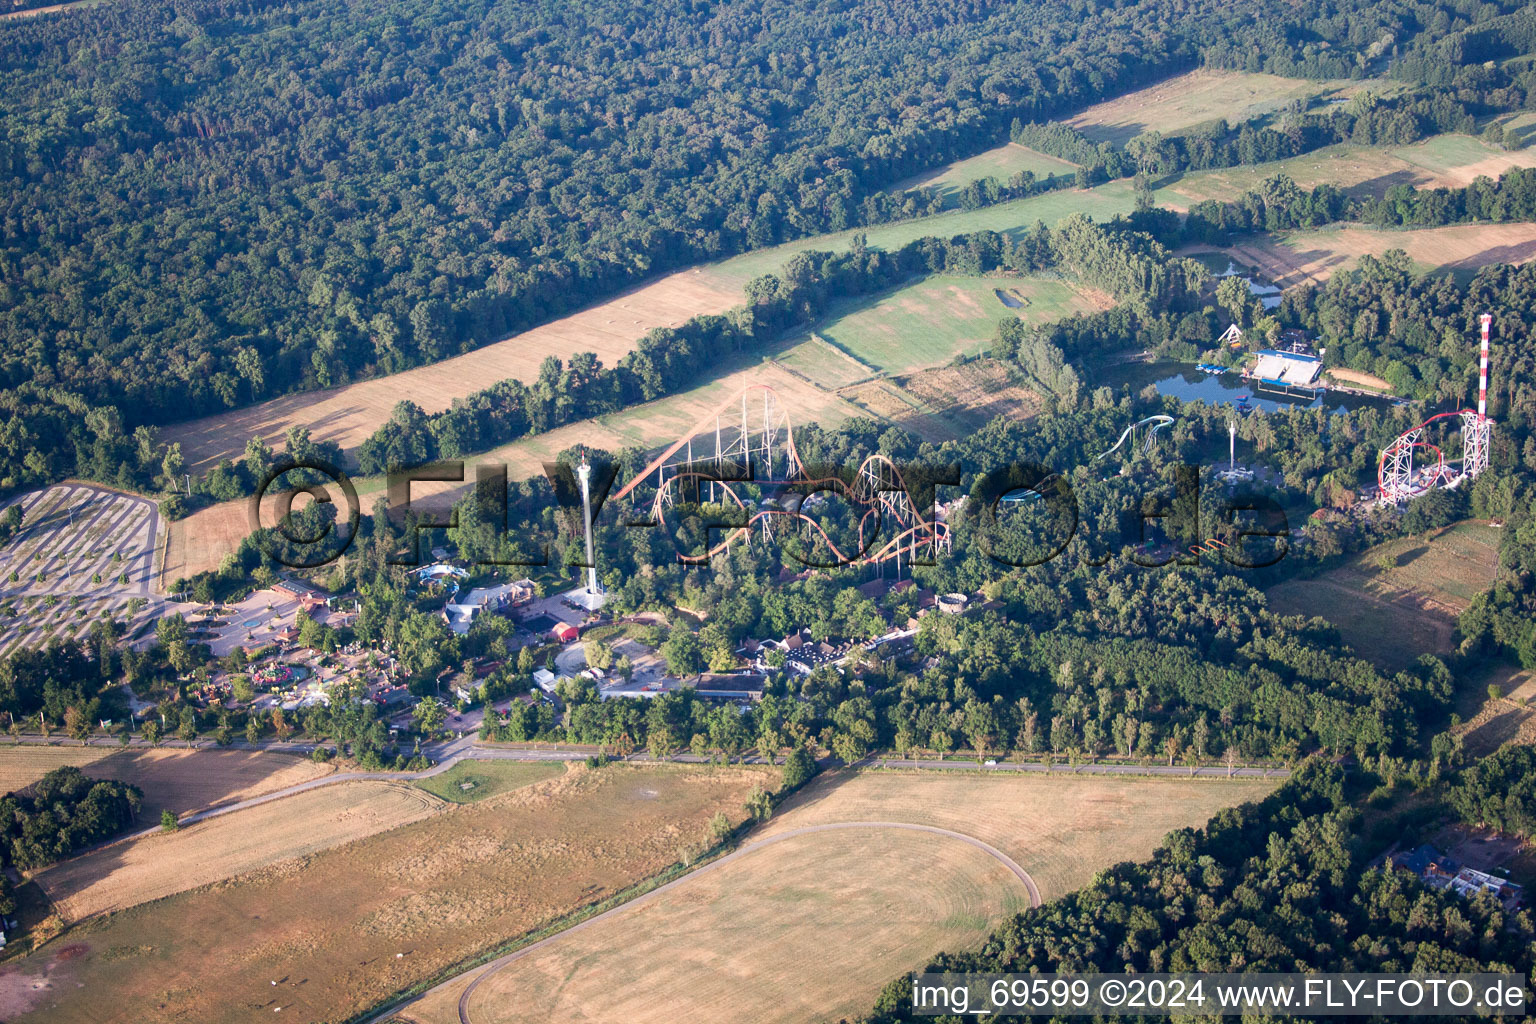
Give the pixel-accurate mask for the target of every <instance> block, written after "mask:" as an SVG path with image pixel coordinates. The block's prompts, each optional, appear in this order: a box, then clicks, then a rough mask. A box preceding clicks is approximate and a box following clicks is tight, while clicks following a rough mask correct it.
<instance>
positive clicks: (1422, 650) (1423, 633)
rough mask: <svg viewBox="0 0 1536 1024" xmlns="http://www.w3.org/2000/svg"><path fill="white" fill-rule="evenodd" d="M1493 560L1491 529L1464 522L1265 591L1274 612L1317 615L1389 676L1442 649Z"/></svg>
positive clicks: (1490, 573) (1495, 537) (1490, 575)
mask: <svg viewBox="0 0 1536 1024" xmlns="http://www.w3.org/2000/svg"><path fill="white" fill-rule="evenodd" d="M1498 559H1499V531H1498V530H1497V529H1495V528H1494V527H1492V526H1489V525H1488V524H1487V523H1482V522H1473V521H1467V522H1462V523H1457V524H1455V525H1454V526H1449V527H1446V528H1445V529H1443V530H1437V531H1435V532H1434V534H1433V535H1432V536H1430V537H1429V538H1428V539H1427V540H1425V539H1423V538H1420V537H1401V538H1398V539H1397V540H1391V541H1387V542H1386V543H1384V544H1378V545H1376V546H1375V547H1373V548H1370V549H1369V550H1367V551H1364V552H1361V553H1360V554H1359V555H1356V556H1355V557H1354V558H1352V559H1350V560H1349V561H1348V562H1346V563H1345V564H1344V565H1341V566H1339V567H1338V568H1337V569H1331V570H1329V571H1328V572H1325V573H1323V574H1322V575H1321V576H1317V577H1315V578H1313V579H1306V580H1287V581H1286V582H1284V583H1280V584H1277V585H1276V586H1273V587H1271V588H1269V590H1268V592H1267V594H1268V597H1269V605H1270V607H1271V608H1272V609H1274V610H1275V611H1277V612H1279V613H1281V614H1283V615H1307V616H1312V615H1317V616H1321V617H1322V618H1325V619H1327V620H1328V621H1329V622H1331V623H1333V624H1334V625H1335V626H1337V627H1338V629H1339V632H1340V633H1341V634H1342V635H1343V637H1344V640H1345V642H1346V643H1348V644H1349V645H1350V646H1351V647H1353V648H1354V649H1355V651H1356V652H1357V653H1358V654H1359V655H1360V656H1361V657H1363V658H1366V659H1368V660H1370V661H1372V662H1374V663H1376V664H1377V665H1379V666H1381V667H1382V668H1384V669H1387V670H1389V671H1396V670H1398V669H1403V668H1407V667H1408V666H1410V665H1412V664H1413V662H1414V661H1415V660H1416V659H1417V658H1418V656H1419V655H1421V654H1444V653H1446V652H1448V651H1449V650H1450V647H1451V639H1452V636H1453V635H1454V633H1455V630H1456V617H1457V616H1458V615H1460V614H1461V613H1462V612H1463V611H1464V610H1465V609H1466V607H1467V606H1468V605H1469V604H1471V603H1472V599H1473V598H1474V597H1476V596H1477V595H1478V594H1480V593H1482V592H1483V591H1484V590H1487V589H1488V588H1489V587H1490V586H1492V585H1493V579H1494V575H1495V574H1496V572H1497V570H1498V564H1499V560H1498ZM1389 560H1390V562H1391V565H1390V567H1388V561H1389Z"/></svg>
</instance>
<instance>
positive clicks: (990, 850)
mask: <svg viewBox="0 0 1536 1024" xmlns="http://www.w3.org/2000/svg"><path fill="white" fill-rule="evenodd" d="M847 829H898V830H900V831H903V832H926V833H928V834H929V835H936V836H943V837H945V838H946V839H958V840H960V841H961V842H963V843H965V844H967V845H968V846H973V847H975V848H976V849H978V850H981V851H982V852H983V853H985V854H987V856H989V857H991V858H992V859H994V860H996V861H998V862H999V863H1000V864H1002V865H1003V867H1005V868H1007V869H1008V870H1009V872H1011V873H1012V874H1013V876H1014V877H1015V878H1017V879H1018V880H1019V881H1020V882H1021V883H1023V885H1024V888H1025V890H1026V891H1027V892H1028V893H1029V902H1030V905H1031V906H1034V907H1038V906H1040V889H1039V887H1038V886H1037V885H1035V880H1034V879H1033V878H1030V877H1029V873H1028V872H1026V871H1025V870H1024V869H1023V868H1021V867H1020V866H1019V865H1018V862H1017V861H1015V860H1014V859H1013V858H1012V857H1009V856H1008V855H1007V854H1006V853H1004V852H1003V851H1001V850H999V849H998V848H997V847H995V846H992V845H990V844H988V843H985V842H982V841H981V840H980V839H977V838H976V837H975V836H968V835H966V834H965V833H963V832H952V831H950V830H949V829H947V828H937V827H935V826H933V825H914V824H911V823H909V822H904V821H839V822H832V823H830V824H826V825H806V826H804V827H802V828H794V829H790V830H789V831H787V832H780V833H778V834H776V835H771V836H768V837H766V838H764V839H759V840H758V841H757V842H755V843H748V844H747V845H746V846H743V847H742V848H741V849H739V850H736V851H734V852H732V853H728V854H726V855H725V856H724V857H721V858H720V859H719V860H715V861H711V862H710V863H708V864H706V865H704V866H703V867H701V868H698V869H696V870H694V871H690V872H689V873H688V874H686V875H683V876H682V877H681V878H674V879H673V880H672V881H670V882H667V883H665V884H664V885H659V886H657V887H656V888H654V889H652V890H651V891H650V892H647V893H645V894H643V895H641V896H637V897H635V898H634V899H632V900H630V901H628V902H627V903H621V904H619V905H618V906H616V907H612V908H610V909H608V910H605V911H603V912H602V913H601V914H596V915H593V916H592V917H589V918H587V919H586V920H585V921H580V922H578V923H576V924H573V925H571V927H569V928H567V929H565V930H564V931H561V932H557V933H555V934H554V935H551V936H549V937H548V938H544V939H540V940H539V941H538V942H534V943H530V944H529V945H527V946H524V947H522V948H521V949H517V950H514V951H512V952H511V953H508V954H506V955H505V956H502V957H498V958H497V959H495V960H492V961H491V962H490V963H488V964H482V965H481V966H479V967H474V968H471V969H470V970H468V971H465V972H463V973H462V974H457V975H455V976H454V977H452V978H449V979H448V980H447V981H445V982H442V983H441V984H438V985H436V986H434V987H433V988H431V989H429V990H427V991H426V992H424V993H422V994H421V995H419V996H417V997H415V998H414V999H411V1000H410V1001H408V1002H405V1003H402V1004H400V1005H399V1006H396V1007H395V1008H394V1009H392V1010H390V1011H389V1012H387V1013H383V1014H380V1015H379V1016H377V1017H375V1018H373V1021H371V1022H370V1024H374V1022H379V1021H386V1020H388V1019H389V1018H390V1017H392V1016H395V1015H397V1014H399V1013H401V1012H402V1011H404V1010H405V1009H406V1008H407V1007H409V1006H410V1005H412V1004H413V1003H416V1002H419V1001H421V1000H423V999H426V998H427V997H428V996H431V995H434V994H436V993H440V992H442V991H444V990H446V989H450V988H453V987H455V986H457V985H460V984H462V983H463V980H464V978H465V977H467V976H468V975H471V974H476V973H477V972H478V974H477V976H476V977H475V978H474V980H472V981H471V982H470V983H469V984H468V985H467V986H466V987H465V989H464V991H463V992H462V993H460V995H459V1024H472V1022H471V1020H470V1016H469V1000H470V997H471V996H473V995H474V993H475V990H476V989H477V988H479V987H480V984H481V982H483V981H485V980H486V979H487V978H489V977H491V975H493V974H495V973H497V972H498V971H500V970H501V969H502V968H504V967H506V966H507V965H509V964H512V963H515V962H517V961H518V960H521V959H522V958H523V957H526V956H530V955H532V954H533V953H535V952H537V951H538V950H540V949H543V948H544V947H546V946H548V945H550V944H551V943H554V942H559V941H560V940H561V939H564V938H567V937H569V936H571V935H574V934H576V933H577V932H579V931H582V930H584V929H586V928H590V927H592V926H594V925H596V924H598V923H599V922H601V921H604V920H607V919H608V918H611V917H614V916H615V915H617V914H621V913H624V912H625V911H628V910H634V909H636V908H638V907H641V906H644V905H645V904H647V903H649V902H651V901H652V900H654V899H656V898H658V897H660V896H661V895H663V894H664V893H666V892H669V891H670V890H672V889H675V888H677V887H678V886H680V885H685V884H687V883H689V882H692V881H693V880H694V879H696V878H698V877H700V876H701V875H707V874H709V873H710V872H712V871H718V870H719V869H721V868H723V867H725V866H726V865H727V864H729V863H731V862H732V861H734V860H737V859H739V858H741V857H745V856H747V855H748V854H750V853H755V852H756V851H758V850H761V849H764V848H765V847H769V846H773V845H775V844H777V843H782V842H784V841H785V840H786V839H795V838H798V837H800V836H808V835H815V834H817V833H825V832H839V831H844V830H847Z"/></svg>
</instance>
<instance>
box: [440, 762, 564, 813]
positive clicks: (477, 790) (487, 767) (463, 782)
mask: <svg viewBox="0 0 1536 1024" xmlns="http://www.w3.org/2000/svg"><path fill="white" fill-rule="evenodd" d="M564 773H565V765H564V764H558V763H555V762H551V761H460V762H459V763H458V764H456V765H454V766H453V767H452V768H450V769H448V770H447V771H446V772H443V774H441V775H434V776H432V777H431V778H430V779H418V780H417V782H416V785H417V786H418V787H420V788H421V789H424V790H426V791H427V792H428V793H431V794H432V795H433V796H439V797H442V798H443V799H444V800H447V801H449V802H450V803H455V804H472V803H476V802H478V801H480V800H484V799H486V798H487V797H493V796H496V795H497V794H499V793H507V792H511V791H512V790H514V789H521V788H522V787H524V786H528V785H532V784H533V783H535V782H542V781H543V780H544V779H549V778H553V777H554V776H556V775H562V774H564ZM466 786H467V787H468V788H466Z"/></svg>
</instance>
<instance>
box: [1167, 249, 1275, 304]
mask: <svg viewBox="0 0 1536 1024" xmlns="http://www.w3.org/2000/svg"><path fill="white" fill-rule="evenodd" d="M1189 258H1190V259H1192V260H1194V261H1195V262H1196V263H1199V264H1200V265H1201V266H1203V267H1205V268H1206V269H1207V270H1209V271H1210V272H1211V273H1213V274H1215V275H1216V276H1217V277H1240V278H1242V279H1243V280H1244V281H1246V282H1248V292H1249V294H1251V295H1257V296H1258V297H1259V301H1260V302H1261V303H1263V304H1264V308H1265V309H1274V308H1275V307H1276V306H1278V305H1280V286H1279V285H1277V284H1275V283H1273V282H1272V281H1267V280H1265V279H1264V277H1263V276H1262V275H1261V274H1260V273H1259V271H1258V269H1257V268H1255V267H1250V266H1248V265H1247V264H1244V263H1238V262H1237V261H1236V260H1234V259H1231V258H1230V257H1228V256H1224V255H1222V254H1221V253H1215V252H1203V253H1199V254H1198V255H1195V256H1191V257H1189Z"/></svg>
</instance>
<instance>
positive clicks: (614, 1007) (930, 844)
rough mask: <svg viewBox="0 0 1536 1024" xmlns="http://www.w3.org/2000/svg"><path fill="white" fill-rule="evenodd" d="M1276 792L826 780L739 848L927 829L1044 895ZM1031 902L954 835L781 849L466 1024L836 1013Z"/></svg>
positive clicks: (554, 962)
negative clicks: (901, 826)
mask: <svg viewBox="0 0 1536 1024" xmlns="http://www.w3.org/2000/svg"><path fill="white" fill-rule="evenodd" d="M1275 784H1276V783H1275V782H1274V781H1273V780H1271V781H1264V780H1252V779H1250V780H1234V781H1230V782H1229V781H1226V780H1214V781H1213V780H1182V779H1155V780H1149V779H1105V778H1069V777H1067V776H1065V775H1061V776H1057V777H1039V776H1027V775H1013V774H1008V775H1001V774H999V775H980V774H979V773H976V772H974V771H956V772H954V773H953V774H950V773H941V772H857V773H845V772H839V773H835V774H832V775H830V776H827V777H823V778H821V779H819V780H817V781H816V782H814V783H812V784H811V785H810V786H809V787H807V789H806V790H805V791H804V792H802V793H800V794H797V795H796V796H795V797H794V798H793V799H792V800H791V801H790V802H789V803H788V804H787V805H786V806H785V807H784V808H783V809H782V810H781V811H780V812H779V813H778V814H776V815H775V816H774V818H773V820H772V821H771V822H770V823H769V824H768V825H767V826H766V827H764V828H761V829H759V830H757V831H755V832H753V833H752V834H751V835H750V836H749V837H748V839H747V840H746V843H747V844H750V843H752V842H754V841H756V840H758V839H760V838H767V837H771V836H775V835H782V834H784V833H786V832H788V831H791V830H795V829H799V828H802V827H806V826H815V825H826V824H835V823H846V822H893V823H908V824H916V825H928V826H934V827H938V828H943V829H947V830H951V831H954V832H958V833H960V834H961V835H963V836H970V837H974V838H976V839H979V840H981V841H982V842H983V843H985V844H987V845H989V846H991V847H992V848H994V849H996V850H997V851H999V852H1000V853H1001V854H1002V855H1003V856H1005V857H1007V858H1010V859H1011V860H1013V861H1015V862H1016V863H1017V864H1018V865H1019V866H1020V867H1022V868H1023V869H1024V870H1025V871H1026V872H1028V873H1029V875H1030V876H1031V877H1032V879H1033V880H1034V881H1035V882H1036V883H1037V884H1038V886H1039V888H1040V892H1041V896H1042V897H1043V898H1045V899H1047V900H1049V899H1052V898H1055V897H1057V896H1061V895H1063V894H1065V893H1066V892H1068V891H1070V890H1071V889H1074V888H1076V887H1078V886H1081V885H1083V884H1084V883H1086V882H1087V881H1089V879H1091V878H1092V877H1093V874H1094V873H1095V872H1096V871H1099V870H1102V869H1103V868H1106V867H1108V866H1110V865H1111V864H1115V863H1118V862H1120V861H1123V860H1137V859H1142V858H1145V857H1146V856H1148V855H1149V854H1150V853H1151V852H1152V850H1153V849H1154V848H1155V847H1156V846H1157V845H1158V844H1159V842H1160V841H1161V840H1162V838H1163V837H1164V836H1165V835H1166V834H1167V833H1168V832H1169V831H1171V830H1172V829H1176V828H1181V827H1184V826H1196V827H1198V826H1200V825H1203V824H1204V823H1205V822H1206V821H1207V820H1209V818H1210V817H1211V815H1212V814H1214V813H1215V812H1216V811H1218V810H1220V809H1221V808H1223V807H1228V806H1231V805H1233V804H1237V803H1241V802H1243V801H1246V800H1254V799H1259V798H1262V797H1263V796H1265V795H1266V794H1268V793H1269V792H1270V791H1271V790H1272V789H1273V788H1274V786H1275ZM1028 901H1029V894H1028V891H1027V889H1026V888H1025V887H1024V885H1023V884H1021V882H1020V880H1019V879H1018V878H1017V877H1016V876H1014V875H1013V874H1012V873H1011V871H1010V870H1009V869H1008V868H1007V867H1005V865H1004V864H1003V863H1001V862H1000V861H998V860H996V859H994V858H993V857H992V856H991V855H989V854H988V853H987V852H986V851H985V850H983V849H980V848H978V847H976V846H972V845H969V844H968V843H966V842H965V840H964V839H960V838H955V837H950V836H942V835H936V834H931V833H913V832H907V831H901V830H898V829H890V828H887V829H880V828H858V829H837V830H830V831H823V832H813V833H808V834H801V835H796V836H794V837H792V838H788V839H785V840H783V841H782V842H778V843H775V844H773V845H770V846H766V847H763V848H760V849H757V850H753V851H751V852H750V853H747V854H745V855H743V856H742V857H740V858H738V859H736V860H734V861H732V862H730V863H727V864H725V865H722V866H721V867H720V869H719V870H717V871H712V872H708V873H706V874H702V875H700V876H699V877H698V878H696V879H690V880H685V881H684V882H682V883H681V884H679V885H678V886H676V887H675V888H673V889H671V890H669V891H667V892H664V893H660V894H658V895H657V896H656V897H655V898H654V899H652V900H649V901H646V902H644V903H640V904H637V905H636V906H634V907H633V908H627V909H626V910H624V911H622V912H620V913H618V914H615V915H613V916H612V917H609V918H607V919H604V920H602V921H598V922H595V923H594V924H593V925H592V926H591V927H589V928H586V929H583V930H582V931H580V932H577V933H572V934H570V935H569V936H565V937H561V938H558V939H556V940H555V941H553V942H551V943H549V944H548V945H547V946H544V947H542V948H540V949H538V950H535V951H533V952H532V953H530V954H529V955H528V956H526V957H524V958H523V959H520V960H518V961H515V962H513V963H511V964H508V965H507V966H505V967H504V968H502V969H500V970H498V971H495V972H492V973H490V974H489V975H488V976H487V977H486V979H485V980H484V981H483V982H481V983H480V985H479V986H478V987H477V988H476V990H475V992H474V993H473V994H472V995H471V997H470V999H469V1003H468V1011H469V1019H470V1021H471V1024H513V1022H533V1021H562V1022H565V1021H573V1022H583V1021H610V1020H626V1021H634V1022H637V1024H647V1022H657V1024H660V1022H663V1021H674V1020H711V1019H722V1018H723V1017H728V1018H729V1019H730V1020H733V1021H744V1022H753V1024H766V1022H770V1021H775V1022H777V1021H782V1022H786V1024H787V1022H796V1024H801V1022H808V1021H835V1020H838V1019H839V1018H840V1017H850V1018H851V1017H852V1016H855V1015H857V1014H859V1013H862V1012H864V1011H866V1010H867V1008H868V1007H869V1006H870V1004H871V1003H872V1002H873V1000H874V998H875V996H876V995H877V994H878V992H879V991H880V989H881V988H882V987H883V986H884V985H885V984H886V983H887V982H889V981H890V980H891V978H893V977H895V976H896V975H898V974H900V973H901V972H902V971H903V970H909V969H911V968H912V967H913V966H915V965H917V964H920V963H923V962H924V961H925V960H927V959H928V958H930V957H932V956H933V955H934V954H935V953H938V952H940V951H944V950H951V951H954V950H960V949H965V948H974V947H975V946H977V945H979V944H980V943H981V942H982V941H984V940H985V937H986V936H987V934H989V932H990V931H991V930H992V929H993V928H994V927H995V926H996V925H997V924H998V923H999V922H1000V921H1001V920H1002V918H1003V917H1004V916H1006V915H1007V914H1010V913H1013V912H1016V911H1017V910H1019V909H1022V908H1023V907H1026V906H1028V905H1029V902H1028ZM469 980H471V977H466V978H464V979H461V980H459V981H458V982H457V983H451V984H449V985H445V986H443V987H442V988H441V989H438V990H435V991H434V992H433V993H431V994H430V995H429V996H427V997H426V998H425V999H423V1000H422V1002H420V1003H418V1004H415V1005H413V1006H411V1007H410V1008H409V1009H408V1011H407V1012H408V1015H409V1016H410V1017H411V1019H413V1020H419V1021H422V1022H423V1024H457V1021H458V1019H459V1018H458V1015H457V1003H458V997H459V994H460V993H461V992H462V991H463V987H464V984H465V983H467V982H468V981H469Z"/></svg>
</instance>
